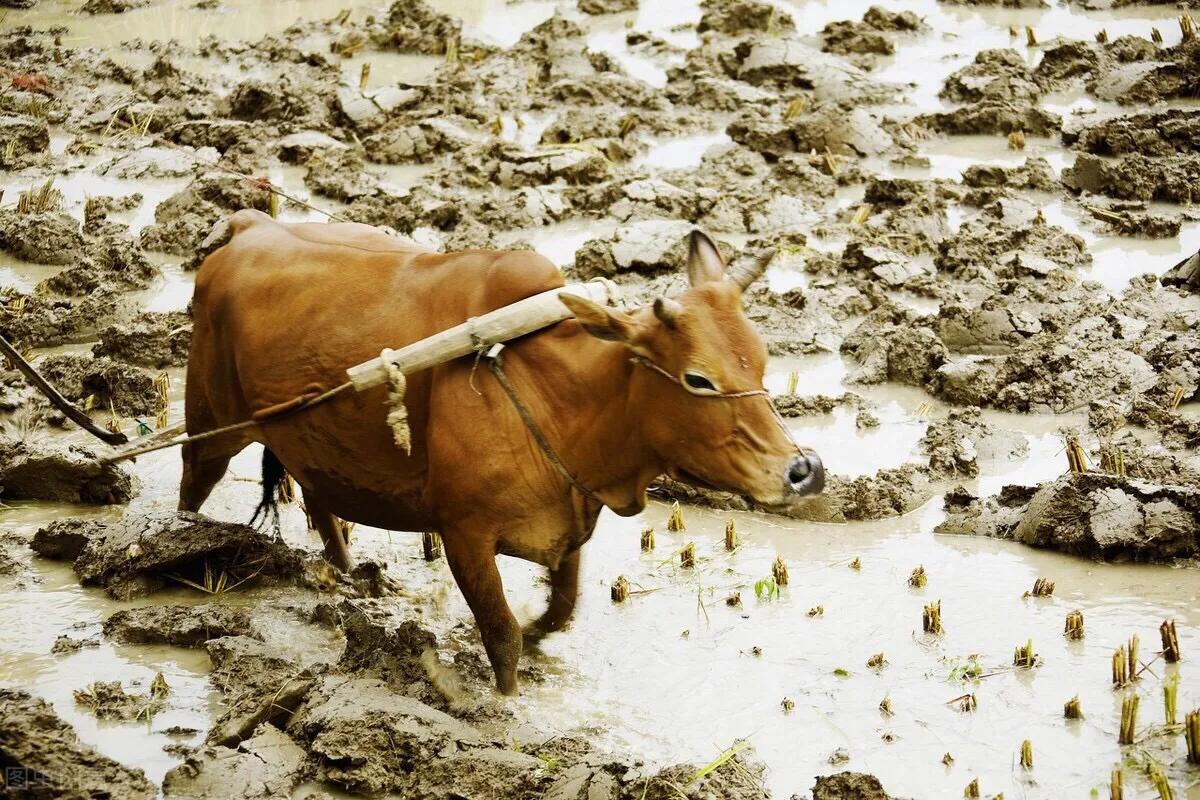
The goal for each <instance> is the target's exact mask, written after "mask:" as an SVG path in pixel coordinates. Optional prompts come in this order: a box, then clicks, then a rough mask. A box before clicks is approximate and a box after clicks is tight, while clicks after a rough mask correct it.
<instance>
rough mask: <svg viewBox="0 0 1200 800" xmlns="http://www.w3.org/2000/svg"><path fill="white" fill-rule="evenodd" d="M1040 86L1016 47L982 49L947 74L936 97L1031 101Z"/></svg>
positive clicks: (1008, 101) (971, 101)
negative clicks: (961, 66) (957, 68)
mask: <svg viewBox="0 0 1200 800" xmlns="http://www.w3.org/2000/svg"><path fill="white" fill-rule="evenodd" d="M1041 94H1042V90H1041V87H1039V86H1038V85H1037V84H1036V83H1035V82H1034V80H1033V75H1032V74H1031V73H1030V72H1029V68H1028V67H1027V66H1026V65H1025V59H1023V58H1022V57H1021V55H1020V54H1019V53H1018V52H1017V51H1016V50H1009V49H1004V50H982V51H980V52H979V53H978V54H977V55H976V56H975V60H974V61H973V62H972V63H971V64H968V65H967V66H965V67H963V68H962V69H960V70H957V71H956V72H954V73H952V74H951V75H950V76H949V77H948V78H946V83H945V85H944V86H943V87H942V90H941V92H940V93H939V95H938V96H939V97H941V98H942V99H944V100H953V101H956V102H959V103H976V102H980V101H983V100H989V101H999V102H1006V103H1033V102H1036V101H1037V99H1038V98H1039V97H1040V96H1041Z"/></svg>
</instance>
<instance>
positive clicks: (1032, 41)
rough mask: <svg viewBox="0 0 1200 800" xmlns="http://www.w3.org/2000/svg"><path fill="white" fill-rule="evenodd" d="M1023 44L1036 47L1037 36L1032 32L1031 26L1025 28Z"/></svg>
mask: <svg viewBox="0 0 1200 800" xmlns="http://www.w3.org/2000/svg"><path fill="white" fill-rule="evenodd" d="M1025 44H1027V45H1029V46H1030V47H1036V46H1037V35H1036V34H1035V33H1034V32H1033V26H1031V25H1026V26H1025Z"/></svg>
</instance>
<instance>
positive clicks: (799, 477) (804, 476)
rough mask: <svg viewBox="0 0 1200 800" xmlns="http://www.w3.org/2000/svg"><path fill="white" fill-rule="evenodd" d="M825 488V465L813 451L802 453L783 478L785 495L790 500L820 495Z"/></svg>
mask: <svg viewBox="0 0 1200 800" xmlns="http://www.w3.org/2000/svg"><path fill="white" fill-rule="evenodd" d="M824 488H825V465H824V464H822V463H821V458H820V456H818V455H817V454H816V453H814V452H812V451H811V450H808V451H805V452H803V453H800V454H799V455H797V456H796V457H795V458H793V459H792V461H791V463H789V464H788V468H787V473H786V474H785V475H784V476H783V493H784V495H785V496H787V497H790V498H799V497H808V496H810V495H814V494H820V493H821V490H822V489H824Z"/></svg>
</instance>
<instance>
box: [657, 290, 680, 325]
mask: <svg viewBox="0 0 1200 800" xmlns="http://www.w3.org/2000/svg"><path fill="white" fill-rule="evenodd" d="M682 313H683V305H682V304H681V303H680V302H679V301H678V300H672V299H671V298H669V297H656V298H654V316H656V317H658V318H659V320H661V321H662V324H663V325H666V326H667V327H668V328H674V327H675V321H676V320H677V319H678V318H679V315H680V314H682Z"/></svg>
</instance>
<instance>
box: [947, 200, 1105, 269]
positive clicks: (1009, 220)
mask: <svg viewBox="0 0 1200 800" xmlns="http://www.w3.org/2000/svg"><path fill="white" fill-rule="evenodd" d="M1091 263H1092V254H1091V253H1090V252H1089V251H1088V248H1087V243H1086V242H1085V241H1084V240H1083V238H1082V237H1080V236H1077V235H1075V234H1073V233H1068V232H1067V231H1065V230H1063V229H1062V228H1060V227H1059V226H1057V225H1052V224H1050V223H1048V222H1047V221H1046V220H1045V218H1044V217H1043V216H1042V215H1041V214H1040V213H1039V212H1038V211H1037V210H1036V209H1035V208H1034V207H1033V206H1032V205H1031V204H1028V203H1025V202H1010V201H1004V200H1000V201H996V202H994V203H991V204H989V205H988V206H986V207H985V208H984V209H983V211H982V212H981V213H980V215H979V216H977V217H973V218H971V219H969V220H967V221H966V222H964V223H963V224H962V225H961V226H959V229H958V231H957V232H956V233H954V234H953V235H951V236H948V237H946V239H944V240H943V241H941V242H940V243H939V244H938V253H937V256H936V257H935V258H934V264H935V265H936V266H937V268H938V270H939V271H942V272H950V273H955V274H958V275H960V276H962V277H968V276H969V275H970V274H971V273H972V272H973V271H976V270H987V271H989V272H991V273H997V272H1000V273H1008V276H1009V277H1011V276H1023V275H1030V274H1043V275H1044V274H1046V273H1048V272H1049V271H1051V270H1053V269H1055V268H1056V267H1061V268H1079V267H1086V266H1088V265H1090V264H1091Z"/></svg>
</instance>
